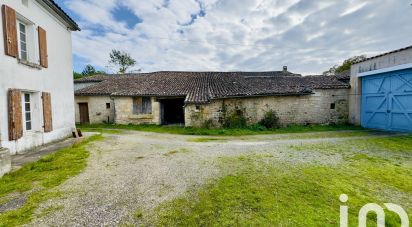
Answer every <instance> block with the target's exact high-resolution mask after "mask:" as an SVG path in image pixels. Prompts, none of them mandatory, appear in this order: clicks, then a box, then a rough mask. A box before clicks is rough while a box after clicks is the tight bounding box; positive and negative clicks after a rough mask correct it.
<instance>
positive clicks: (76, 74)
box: [73, 71, 83, 79]
mask: <svg viewBox="0 0 412 227" xmlns="http://www.w3.org/2000/svg"><path fill="white" fill-rule="evenodd" d="M82 77H83V75H82V74H81V73H78V72H75V71H73V79H80V78H82Z"/></svg>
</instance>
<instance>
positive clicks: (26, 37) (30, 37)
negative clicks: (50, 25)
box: [16, 14, 40, 64]
mask: <svg viewBox="0 0 412 227" xmlns="http://www.w3.org/2000/svg"><path fill="white" fill-rule="evenodd" d="M16 25H17V40H18V43H17V44H18V50H19V51H18V58H19V59H20V60H21V61H22V62H23V63H24V62H25V63H33V64H39V60H40V58H39V57H40V55H39V41H38V32H37V26H36V25H35V24H34V23H33V22H31V21H29V20H27V19H26V18H25V17H23V16H21V15H20V14H17V23H16Z"/></svg>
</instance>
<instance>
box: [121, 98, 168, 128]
mask: <svg viewBox="0 0 412 227" xmlns="http://www.w3.org/2000/svg"><path fill="white" fill-rule="evenodd" d="M151 100H152V114H139V115H136V114H133V98H132V97H116V98H115V107H116V108H115V115H116V120H115V123H116V124H160V123H161V119H160V103H159V102H158V101H157V99H156V98H154V97H152V98H151Z"/></svg>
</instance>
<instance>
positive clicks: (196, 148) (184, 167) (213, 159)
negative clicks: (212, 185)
mask: <svg viewBox="0 0 412 227" xmlns="http://www.w3.org/2000/svg"><path fill="white" fill-rule="evenodd" d="M104 136H105V140H103V141H98V142H95V143H94V144H92V145H89V147H88V150H89V151H90V153H91V156H90V158H89V160H88V166H87V168H86V169H85V171H84V172H83V173H81V174H79V175H78V176H76V177H74V178H71V179H69V180H68V181H66V182H65V183H64V184H62V185H61V186H59V187H57V188H56V189H55V190H58V191H61V192H63V196H62V197H60V198H57V199H53V200H50V201H47V202H46V203H43V204H42V205H41V206H40V209H38V211H37V213H40V212H43V211H44V210H51V211H52V212H49V213H48V215H45V216H43V217H39V216H37V218H35V219H34V220H33V221H32V222H31V223H30V224H29V225H30V226H33V225H34V226H45V225H47V226H62V225H64V226H102V225H110V226H112V225H119V224H130V223H133V214H134V213H135V211H136V210H141V211H144V213H150V212H153V210H154V209H155V208H156V207H157V206H158V205H160V204H161V203H162V202H166V201H170V200H171V199H173V198H176V197H178V196H180V195H182V194H184V193H185V192H186V191H188V190H189V189H192V188H196V187H199V186H202V185H203V184H205V183H206V182H208V181H209V180H211V179H215V178H217V177H219V176H221V175H222V174H227V172H225V173H222V171H221V169H220V168H219V167H218V163H219V160H220V159H221V158H225V157H235V156H239V155H249V154H263V155H264V154H270V155H271V156H272V157H273V158H275V159H276V160H281V161H283V162H288V163H290V164H292V165H293V164H299V163H305V162H316V163H318V164H319V165H336V164H338V163H340V162H342V159H343V157H342V155H340V154H339V153H332V154H325V153H324V152H316V151H313V152H306V151H302V152H293V151H292V150H291V149H290V147H291V146H300V145H304V144H319V143H324V142H340V141H349V140H353V139H354V138H367V137H380V136H382V137H386V136H388V135H384V134H382V135H381V134H374V133H365V132H319V133H302V134H280V135H257V136H242V137H205V136H184V135H170V134H157V133H147V132H136V131H122V132H121V133H113V134H111V133H105V134H104ZM229 171H230V170H229Z"/></svg>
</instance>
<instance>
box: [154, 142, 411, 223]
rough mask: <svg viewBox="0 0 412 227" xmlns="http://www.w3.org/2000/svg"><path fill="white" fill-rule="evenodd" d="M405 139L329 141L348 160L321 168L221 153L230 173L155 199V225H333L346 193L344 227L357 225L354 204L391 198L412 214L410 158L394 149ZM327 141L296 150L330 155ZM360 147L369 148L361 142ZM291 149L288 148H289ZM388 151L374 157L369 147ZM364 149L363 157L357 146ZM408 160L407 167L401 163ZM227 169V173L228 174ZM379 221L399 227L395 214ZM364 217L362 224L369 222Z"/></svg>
mask: <svg viewBox="0 0 412 227" xmlns="http://www.w3.org/2000/svg"><path fill="white" fill-rule="evenodd" d="M405 139H406V140H409V139H408V137H397V138H379V139H377V140H379V141H380V143H375V142H376V140H375V139H366V140H362V141H351V144H352V146H353V147H350V148H349V149H348V147H347V144H345V143H336V144H332V148H333V151H332V152H345V153H347V154H348V157H351V158H350V159H347V160H346V159H345V161H343V162H342V163H341V164H339V165H334V166H324V165H321V166H319V165H317V164H315V163H313V164H307V163H306V164H300V165H296V164H295V165H291V164H288V163H284V162H280V161H277V160H276V159H275V158H273V157H272V158H271V157H270V156H264V155H260V156H257V155H251V156H239V157H233V158H222V159H221V163H222V164H221V166H222V171H223V172H225V171H227V172H228V173H230V174H229V175H226V176H224V177H221V178H219V179H216V180H214V181H212V182H210V183H208V184H207V185H206V186H203V187H202V188H200V189H193V190H192V191H189V192H188V193H187V194H186V195H185V196H183V197H181V198H177V199H174V200H172V201H170V202H167V203H165V204H162V205H161V206H160V207H159V208H158V210H157V212H158V215H159V216H158V217H159V218H158V219H157V220H156V223H155V224H156V225H159V226H338V225H339V220H340V219H339V207H340V205H342V203H341V202H340V201H339V196H340V195H341V194H343V193H344V194H347V195H348V196H349V201H348V202H347V203H346V205H347V206H349V226H357V225H358V220H357V215H358V212H359V210H360V208H361V207H362V206H363V205H365V204H367V203H377V204H379V205H382V206H383V203H386V202H394V203H397V204H399V205H400V206H402V207H403V208H404V209H405V210H406V212H407V213H408V214H409V219H411V218H412V216H411V215H412V213H411V212H412V207H411V203H410V201H411V200H410V198H411V197H412V166H411V165H410V163H409V162H408V160H410V159H404V160H403V161H401V163H399V160H397V159H396V158H394V156H393V155H390V154H393V152H409V153H406V154H408V155H410V154H411V153H410V149H411V148H410V147H406V146H407V145H408V144H409V142H408V141H405ZM362 143H365V144H366V145H365V146H363V144H362ZM330 145H331V144H329V143H325V144H311V145H307V146H306V145H305V146H300V149H299V150H302V151H303V150H305V151H308V149H309V150H310V149H314V148H315V149H316V151H322V150H323V151H324V152H330ZM367 145H373V146H372V147H369V148H368V147H367ZM292 148H293V147H292ZM377 148H379V149H381V150H382V151H383V152H387V153H388V156H387V157H385V158H382V157H379V156H374V155H373V151H374V150H373V149H377ZM365 149H366V151H368V152H367V153H366V154H365V153H361V152H359V151H364V150H365ZM408 163H409V164H408ZM229 170H230V171H229ZM385 213H386V226H400V219H399V217H398V216H397V215H396V214H394V213H392V212H390V211H388V210H385ZM375 219H376V217H374V216H373V215H371V216H368V226H376V221H375Z"/></svg>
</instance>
